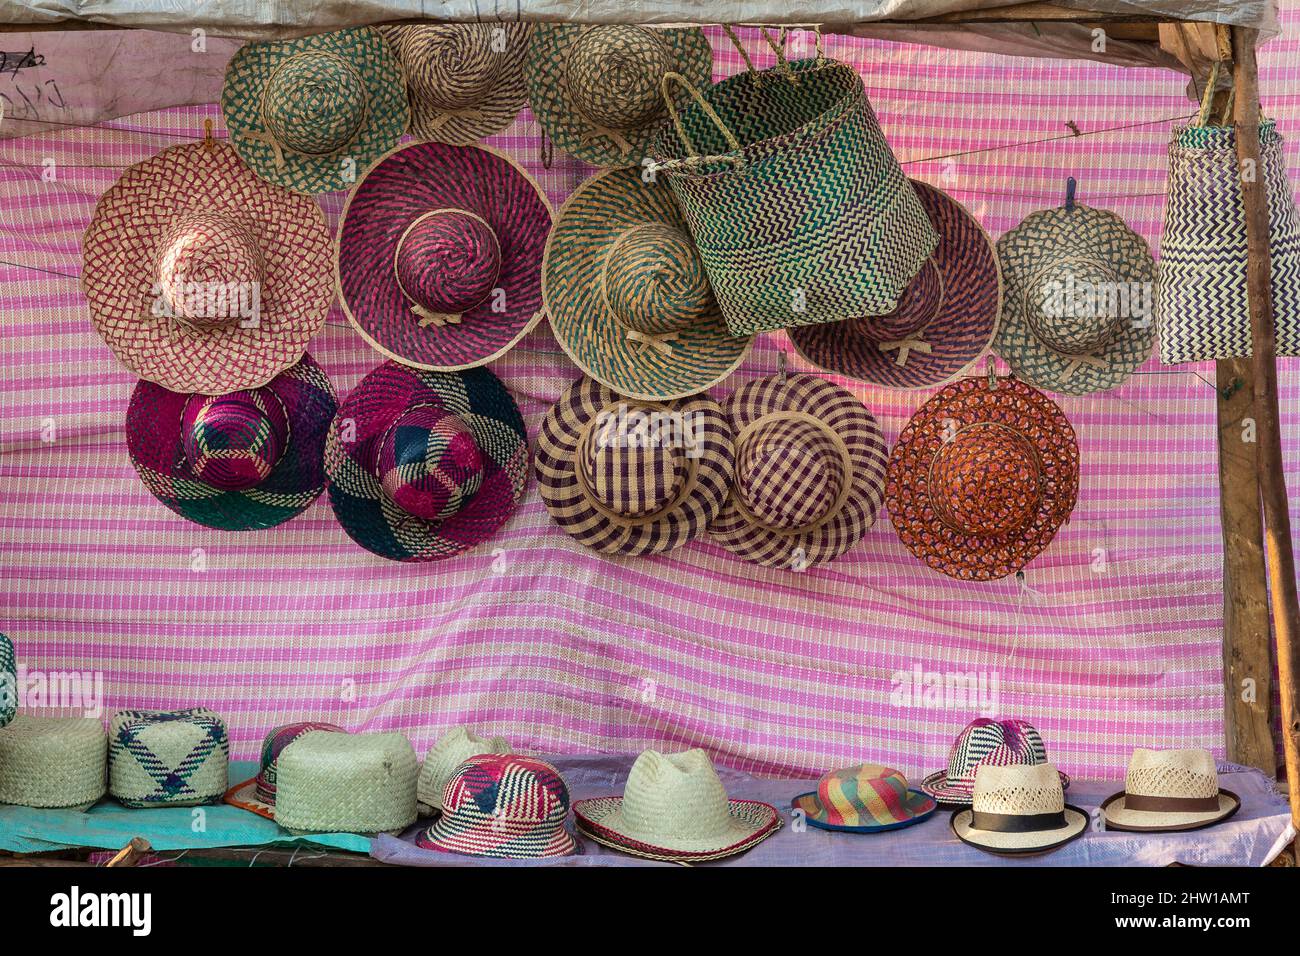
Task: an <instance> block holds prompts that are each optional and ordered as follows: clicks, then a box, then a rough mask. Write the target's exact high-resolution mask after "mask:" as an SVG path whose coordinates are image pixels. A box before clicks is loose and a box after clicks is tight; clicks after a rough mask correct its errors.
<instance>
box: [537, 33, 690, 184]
mask: <svg viewBox="0 0 1300 956" xmlns="http://www.w3.org/2000/svg"><path fill="white" fill-rule="evenodd" d="M584 29H585V28H584V27H583V26H579V25H576V24H556V23H547V24H538V25H537V26H536V27H535V28H534V30H533V37H532V40H531V42H530V43H529V48H528V58H527V60H526V61H525V63H524V80H525V83H526V85H527V87H528V102H529V105H531V106H532V110H533V115H534V116H535V117H536V118H537V121H538V122H539V123H541V125H542V126H543V127H544V128H545V129H546V132H547V134H548V135H549V136H550V137H551V139H552V140H554V142H555V145H556V146H558V147H559V148H560V149H562V150H564V151H565V152H566V153H568V154H569V155H570V156H574V157H576V158H578V159H580V160H582V161H583V162H585V163H590V164H591V165H592V166H634V165H640V163H641V160H642V159H643V158H645V157H646V156H649V155H650V153H651V146H652V145H653V143H654V140H655V137H656V136H657V135H658V133H659V130H660V128H661V127H662V125H663V122H666V121H667V112H666V109H665V113H664V116H663V122H655V123H650V124H648V125H646V126H642V127H639V128H637V129H629V130H620V131H619V132H620V133H621V134H622V136H623V138H624V139H626V140H627V142H628V144H629V145H630V146H631V150H630V151H629V152H628V153H626V154H624V153H623V151H622V150H621V149H620V148H619V146H618V145H617V144H616V143H614V142H612V141H610V140H609V139H608V138H607V137H604V136H590V135H589V134H591V132H592V129H591V127H590V125H589V124H588V123H587V122H586V121H585V120H584V119H583V118H582V115H581V113H579V112H578V110H577V108H576V107H575V106H574V104H573V101H572V98H571V97H570V95H569V87H568V84H567V83H566V82H565V81H564V68H565V64H566V62H567V61H568V57H569V51H570V47H571V46H572V44H573V42H574V41H575V40H577V39H578V37H579V36H580V35H581V34H582V32H583V30H584ZM646 29H656V32H657V33H658V34H659V36H661V37H662V38H663V40H664V42H665V43H666V44H667V45H668V47H669V50H670V51H671V55H672V60H673V63H672V66H671V68H670V72H673V73H679V74H681V75H682V76H684V77H686V79H688V80H689V81H690V82H691V85H692V86H694V87H696V88H697V89H703V88H704V87H706V86H708V85H709V82H710V81H711V80H712V79H713V49H712V47H710V46H709V40H708V38H707V37H706V36H705V35H704V31H703V30H701V29H699V28H698V27H690V28H687V29H658V28H650V27H647V28H646ZM657 86H658V83H657V81H656V87H657ZM676 97H677V106H678V109H681V108H682V107H683V106H684V105H685V103H686V102H687V101H688V97H689V94H688V93H685V92H681V91H679V92H677V93H676ZM584 137H586V141H585V142H584V141H583V140H584Z"/></svg>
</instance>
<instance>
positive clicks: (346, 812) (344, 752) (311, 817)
mask: <svg viewBox="0 0 1300 956" xmlns="http://www.w3.org/2000/svg"><path fill="white" fill-rule="evenodd" d="M417 773H418V767H417V761H416V758H415V750H414V749H413V748H412V747H411V743H410V741H408V740H407V739H406V738H405V737H403V736H402V735H401V734H395V733H389V734H343V733H331V732H329V731H319V732H317V733H311V734H306V735H304V736H303V737H300V738H299V739H297V740H295V741H294V742H293V743H291V744H290V745H289V746H288V747H285V748H284V751H283V752H282V753H281V754H280V761H279V766H278V770H277V773H276V792H275V820H276V822H277V823H279V824H280V826H282V827H284V828H286V829H288V830H301V831H308V832H317V833H322V832H331V833H336V832H343V833H381V832H386V831H393V830H400V829H402V828H403V827H405V826H408V825H409V824H411V823H414V822H415V817H416V799H415V782H416V774H417Z"/></svg>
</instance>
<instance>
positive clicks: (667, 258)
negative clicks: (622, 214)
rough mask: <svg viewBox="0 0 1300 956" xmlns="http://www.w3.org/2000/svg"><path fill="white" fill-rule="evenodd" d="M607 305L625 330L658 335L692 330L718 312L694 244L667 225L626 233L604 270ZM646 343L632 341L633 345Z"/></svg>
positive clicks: (615, 244)
mask: <svg viewBox="0 0 1300 956" xmlns="http://www.w3.org/2000/svg"><path fill="white" fill-rule="evenodd" d="M600 281H601V286H602V289H601V292H602V294H603V296H604V299H605V303H606V305H608V306H609V309H610V311H611V312H613V313H614V315H615V317H616V318H617V320H618V321H619V323H620V324H622V325H623V326H624V327H625V328H627V329H631V330H633V331H635V332H642V333H646V334H647V335H657V334H663V333H666V332H676V331H678V330H680V329H684V328H687V327H689V326H690V325H692V324H693V323H694V322H696V321H697V320H699V319H700V317H701V316H703V315H704V314H705V313H706V312H708V311H709V310H710V309H711V308H713V307H714V300H713V291H712V289H711V288H710V287H709V278H708V275H707V274H706V273H705V271H704V263H703V262H702V261H701V260H700V256H699V253H698V252H697V251H696V249H695V243H693V242H692V241H691V238H690V236H688V235H687V234H686V233H684V232H683V231H682V230H680V229H677V228H675V227H673V226H671V225H669V224H667V223H663V222H644V223H638V224H637V225H635V226H630V227H629V228H627V229H625V230H623V231H622V232H621V233H619V235H618V236H617V237H616V238H615V239H614V241H613V242H612V243H610V245H609V248H608V249H607V250H606V252H605V260H604V262H603V264H602V267H601V275H600ZM638 340H639V341H645V340H644V339H638V338H637V337H635V336H634V337H633V341H638Z"/></svg>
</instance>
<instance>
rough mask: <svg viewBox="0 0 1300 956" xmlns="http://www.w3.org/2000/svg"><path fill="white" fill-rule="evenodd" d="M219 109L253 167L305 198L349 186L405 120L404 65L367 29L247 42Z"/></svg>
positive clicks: (392, 142) (234, 61) (229, 73)
mask: <svg viewBox="0 0 1300 956" xmlns="http://www.w3.org/2000/svg"><path fill="white" fill-rule="evenodd" d="M221 110H222V112H223V113H224V114H225V117H226V128H227V129H228V130H229V131H230V141H231V142H232V143H233V144H234V146H235V148H236V149H237V150H239V155H240V156H241V157H243V160H244V162H245V163H247V164H248V166H249V168H250V169H252V170H253V172H255V173H257V175H259V176H261V177H262V178H263V179H266V180H268V181H270V182H273V183H275V184H277V185H279V186H284V187H287V188H288V189H293V190H296V191H298V192H302V193H324V192H332V191H334V190H337V189H347V188H348V187H349V186H351V185H352V183H354V182H355V181H356V178H357V175H358V174H359V173H360V172H361V171H362V170H364V169H366V168H367V167H368V166H369V165H370V164H371V163H373V162H374V161H375V159H376V158H378V157H379V156H381V155H382V154H383V153H386V152H387V151H388V150H390V149H392V148H393V147H394V146H396V145H397V141H398V140H399V139H401V137H402V134H403V133H405V132H406V127H407V125H408V121H409V120H410V110H409V108H408V106H407V103H406V84H405V82H404V81H403V79H402V67H401V65H400V64H399V63H398V61H397V57H396V56H395V55H394V54H393V51H392V49H390V48H389V46H388V44H387V43H385V42H384V38H383V37H381V36H380V35H379V33H378V31H376V30H374V29H371V28H370V27H362V28H360V29H356V30H338V31H336V32H334V33H319V34H316V35H315V36H308V37H302V38H300V39H297V40H275V41H270V42H264V43H246V44H245V45H244V46H242V47H240V49H239V51H238V52H237V53H236V54H235V55H234V56H233V57H232V58H231V60H230V63H229V65H228V66H227V67H226V82H225V86H224V87H222V90H221Z"/></svg>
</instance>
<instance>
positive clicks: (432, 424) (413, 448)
mask: <svg viewBox="0 0 1300 956" xmlns="http://www.w3.org/2000/svg"><path fill="white" fill-rule="evenodd" d="M484 466H485V462H484V455H483V451H482V450H481V449H480V448H479V446H478V443H477V441H476V440H475V438H474V434H473V432H471V431H470V430H469V428H468V427H467V426H466V424H465V422H464V421H463V420H462V419H461V418H460V417H459V416H457V415H453V414H451V413H450V412H448V411H447V410H445V409H443V408H440V407H438V406H435V405H416V406H414V407H412V408H408V409H406V410H405V411H403V412H402V413H401V414H400V415H399V416H398V417H397V419H396V420H395V421H394V422H393V424H392V426H391V427H390V428H389V429H388V431H387V432H385V433H384V436H383V438H382V440H381V441H380V442H379V446H378V454H377V460H376V463H375V474H376V477H377V478H378V479H379V482H380V485H381V486H382V487H383V490H384V494H385V495H387V496H388V498H389V500H390V501H392V503H393V504H394V505H396V506H397V507H398V508H400V509H401V510H402V511H404V512H406V513H407V514H409V515H413V516H415V517H417V518H420V519H423V520H425V521H445V520H446V519H448V518H450V517H451V516H452V515H454V514H456V513H457V512H459V511H460V510H461V509H462V508H464V507H465V505H466V504H468V503H469V500H470V499H471V498H472V497H473V496H474V494H475V493H476V492H477V491H478V490H479V488H480V487H481V486H482V484H483V474H484Z"/></svg>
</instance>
